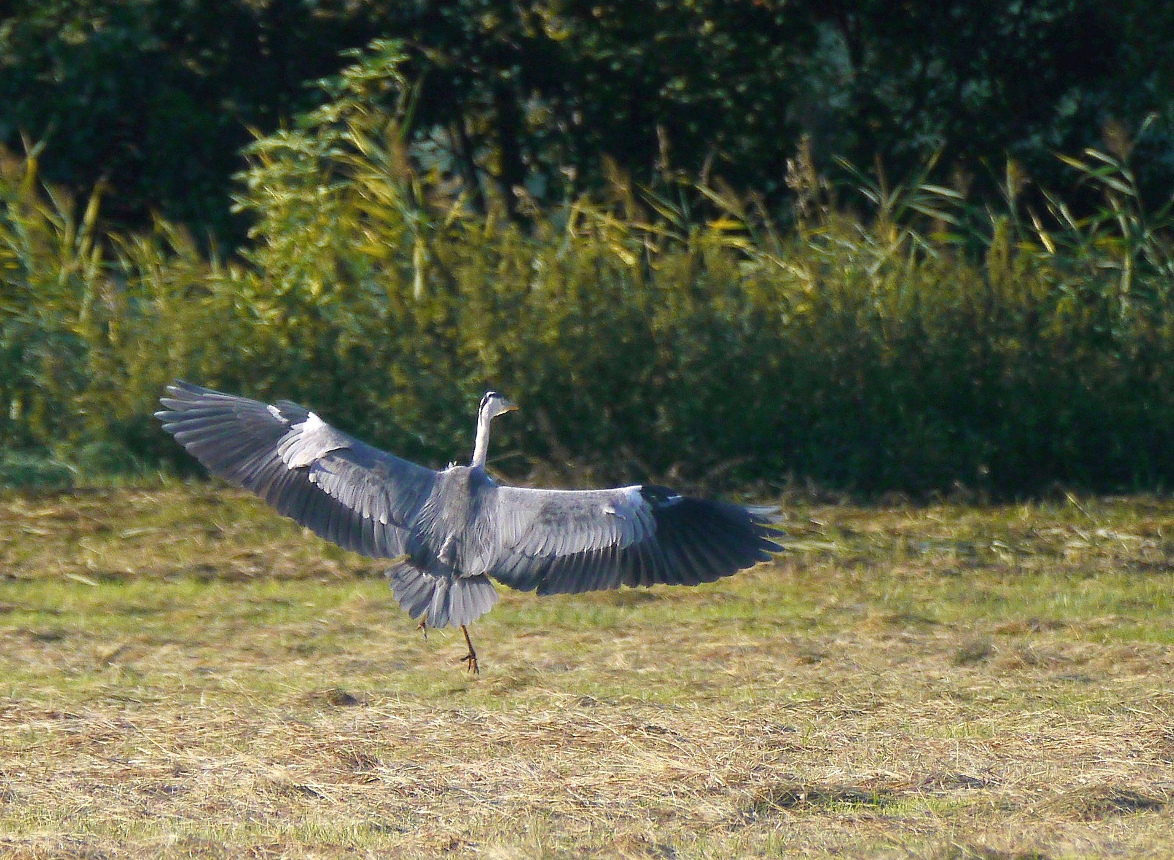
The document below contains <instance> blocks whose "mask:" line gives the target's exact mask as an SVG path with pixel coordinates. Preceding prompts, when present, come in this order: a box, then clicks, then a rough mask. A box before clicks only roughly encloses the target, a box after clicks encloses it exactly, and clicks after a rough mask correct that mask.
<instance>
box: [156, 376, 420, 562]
mask: <svg viewBox="0 0 1174 860" xmlns="http://www.w3.org/2000/svg"><path fill="white" fill-rule="evenodd" d="M167 391H168V395H169V396H167V397H164V398H162V400H161V402H162V404H163V406H164V407H166V408H165V409H163V410H161V411H159V412H157V413H155V415H156V417H157V418H159V420H160V421H162V422H163V429H165V430H167V431H168V432H169V433H171V434H172V435H174V436H175V438H176V440H177V441H178V442H179V443H180V444H182V445H183V446H184V447H185V448H187V450H188V451H189V452H191V453H192V454H193V455H194V456H195V457H196V458H197V459H198V460H199V461H200V462H201V463H203V464H204V465H205V466H206V467H207V468H208V470H209V471H211V472H212V473H213V474H214V475H217V476H219V477H221V478H224V479H225V480H228V481H230V482H232V483H234V484H237V485H238V486H241V487H244V488H246V489H249V490H252V491H253V492H255V493H257V494H258V495H259V496H261V497H262V498H263V499H265V501H267V502H269V504H271V505H273V506H274V507H275V508H277V510H278V511H280V512H281V513H282V514H285V515H286V516H288V517H291V518H292V519H294V520H296V521H297V522H299V523H301V524H302V525H304V526H306V527H307V528H309V529H311V530H312V531H313V532H314V533H315V534H317V535H319V536H320V537H323V538H326V539H327V540H329V541H333V542H334V543H337V544H339V545H340V546H342V547H344V548H346V549H350V550H355V551H356V552H360V553H363V554H364V555H369V556H374V557H393V556H397V555H400V554H402V553H403V552H404V546H405V541H406V539H407V535H408V532H409V531H410V530H411V528H412V523H413V520H414V517H415V515H416V514H417V512H418V511H419V509H420V507H421V506H422V505H423V504H424V502H425V501H426V500H427V498H428V495H429V494H430V493H431V491H432V487H433V485H434V484H435V481H436V472H434V471H432V470H431V469H427V468H425V467H423V466H418V465H416V464H415V463H411V462H409V461H407V460H403V459H400V458H399V457H395V456H393V455H392V454H388V453H386V452H385V451H380V450H379V449H378V448H374V447H372V446H370V445H367V444H365V443H363V442H360V441H359V440H357V439H355V438H353V437H351V436H348V435H347V434H346V433H343V432H342V431H340V430H337V429H335V428H334V427H331V426H330V425H329V424H327V423H326V422H324V421H323V420H322V419H320V418H319V417H318V416H317V415H315V414H314V413H313V412H310V411H309V410H307V409H305V408H304V407H302V406H299V405H297V404H296V403H291V402H289V401H287V400H280V401H278V402H277V403H276V404H275V405H268V404H265V403H262V402H260V401H257V400H250V399H249V398H247V397H238V396H236V395H232V394H224V393H222V392H219V391H213V390H212V389H209V388H201V387H199V386H196V385H191V384H189V383H186V382H176V383H175V384H173V385H169V386H168V387H167Z"/></svg>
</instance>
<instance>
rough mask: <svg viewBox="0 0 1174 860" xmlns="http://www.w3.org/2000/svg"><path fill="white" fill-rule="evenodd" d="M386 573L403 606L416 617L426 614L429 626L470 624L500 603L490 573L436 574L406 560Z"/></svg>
mask: <svg viewBox="0 0 1174 860" xmlns="http://www.w3.org/2000/svg"><path fill="white" fill-rule="evenodd" d="M385 575H386V576H387V578H388V580H389V583H390V585H391V592H392V594H394V595H395V599H396V600H398V601H399V605H400V606H402V607H403V608H404V610H405V611H406V612H407V613H408V615H410V616H412V618H419V617H420V616H421V615H423V616H424V617H425V619H424V620H425V621H426V622H427V624H428V626H429V627H459V626H460V625H462V624H470V623H472V622H473V621H476V620H477V619H478V618H480V617H481V616H482V615H484V614H485V613H486V612H488V611H489V610H490V608H492V606H493V604H495V603H496V602H497V590H496V589H495V588H494V587H493V583H491V582H490V581H489V578H488V577H486V576H469V577H449V576H435V575H434V574H431V573H428V572H427V571H425V570H420V569H419V568H418V567H413V566H412V565H411V564H409V563H408V562H406V561H401V562H398V563H396V564H395V565H393V566H392V567H390V568H388V570H387V572H386V574H385Z"/></svg>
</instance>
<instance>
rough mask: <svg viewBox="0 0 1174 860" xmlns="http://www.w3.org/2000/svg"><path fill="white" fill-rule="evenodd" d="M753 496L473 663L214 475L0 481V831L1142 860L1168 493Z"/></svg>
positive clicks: (86, 850) (1162, 618)
mask: <svg viewBox="0 0 1174 860" xmlns="http://www.w3.org/2000/svg"><path fill="white" fill-rule="evenodd" d="M784 508H785V511H786V515H787V520H786V523H785V527H786V539H785V542H786V543H787V545H788V552H787V553H786V554H785V555H783V556H781V557H780V558H779V559H778V561H777V562H776V563H774V564H769V565H762V566H760V567H759V568H757V569H755V570H753V571H751V572H748V573H745V574H742V575H739V576H737V577H734V578H731V579H728V580H725V581H723V582H720V583H715V584H713V585H710V586H704V587H702V588H697V589H683V588H677V589H671V588H656V589H653V590H650V591H621V592H614V593H606V594H595V595H583V596H576V597H555V598H547V599H543V600H539V599H537V598H535V597H534V596H533V595H529V594H517V593H512V592H511V593H505V594H503V600H502V601H501V603H500V604H499V605H498V607H497V608H496V609H495V610H494V611H493V612H492V613H491V614H490V615H488V616H487V617H486V618H485V619H484V620H483V621H482V622H479V623H478V624H476V625H475V626H474V629H473V635H474V641H475V643H476V644H477V646H478V650H479V653H480V656H481V666H482V674H481V675H480V676H477V677H471V676H469V675H467V674H466V672H465V671H464V669H463V667H462V665H461V664H460V663H459V662H458V658H459V657H461V656H462V655H463V654H464V650H463V641H461V639H460V633H459V632H456V631H451V630H440V631H433V632H431V633H430V635H429V637H428V639H427V640H425V639H424V638H423V637H422V636H421V635H420V633H419V632H417V631H416V630H415V625H414V624H413V623H412V622H411V621H410V620H409V619H408V618H407V617H406V616H405V615H404V614H403V613H402V612H401V611H400V610H399V609H398V607H397V606H396V605H395V604H394V602H393V601H392V598H391V595H390V593H389V591H388V589H387V588H386V586H385V584H384V583H383V581H382V580H381V579H380V577H379V575H378V574H379V571H380V569H381V566H380V564H378V563H374V562H370V561H367V560H364V559H361V558H359V557H357V556H352V555H349V554H346V553H344V552H342V551H340V550H337V549H335V548H333V547H329V546H326V545H324V544H322V543H321V542H320V541H318V540H316V539H315V538H313V537H312V536H309V535H308V534H306V533H304V532H303V531H302V530H300V529H298V528H297V527H295V526H293V525H291V524H290V523H288V522H287V521H285V520H282V519H280V518H279V517H277V516H276V515H273V514H271V513H270V512H269V511H268V510H266V509H265V508H264V507H263V506H261V505H260V504H259V503H256V502H254V501H253V500H251V499H249V498H246V497H245V496H243V495H240V494H238V493H236V492H234V491H231V490H227V489H225V488H223V487H218V486H204V485H195V486H173V487H167V488H161V489H149V490H102V491H94V492H89V493H80V492H79V493H72V494H64V495H43V496H16V495H8V496H3V497H0V854H3V855H4V856H13V857H28V858H34V857H36V858H40V857H74V858H120V857H134V858H140V857H142V858H146V857H157V856H165V857H245V856H247V857H260V858H268V857H274V858H276V857H366V856H378V857H397V856H404V857H414V856H422V857H423V856H440V855H443V854H447V855H448V856H458V857H459V856H484V857H500V858H508V857H535V858H537V857H581V856H599V857H631V858H676V857H680V858H686V857H710V858H724V857H741V856H781V855H791V854H794V855H802V856H807V857H830V856H845V855H846V856H867V857H872V856H878V857H912V858H934V860H953V859H954V858H957V860H962V858H982V860H995V858H1023V860H1026V858H1066V857H1104V856H1127V857H1133V856H1138V857H1140V856H1167V857H1168V856H1174V805H1172V804H1171V801H1172V800H1174V613H1172V610H1174V502H1171V501H1168V500H1165V499H1156V498H1151V497H1138V498H1127V499H1079V500H1077V499H1069V500H1067V501H1059V502H1056V503H1053V504H1041V505H1030V506H1006V507H983V508H976V507H964V506H952V505H939V506H931V507H907V506H897V507H882V508H858V507H851V506H841V505H819V504H814V503H812V502H810V501H805V500H802V499H796V500H785V505H784Z"/></svg>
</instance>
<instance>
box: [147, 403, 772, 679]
mask: <svg viewBox="0 0 1174 860" xmlns="http://www.w3.org/2000/svg"><path fill="white" fill-rule="evenodd" d="M161 402H162V404H163V406H164V407H166V408H165V409H163V410H161V411H159V412H156V413H155V416H156V417H157V418H158V419H159V420H160V421H161V422H162V423H163V429H164V430H166V431H167V432H169V433H171V434H172V435H173V436H175V438H176V440H177V441H178V442H179V443H180V444H181V445H183V446H184V447H185V448H186V449H187V450H188V451H190V452H191V453H192V454H193V455H195V457H196V458H197V459H198V460H199V461H200V462H201V463H203V464H204V465H205V466H206V467H207V468H208V470H209V471H211V472H212V473H213V474H215V475H218V476H219V477H221V478H224V479H226V480H228V481H231V482H232V483H234V484H237V485H239V486H241V487H245V488H246V489H249V490H252V491H253V492H255V493H256V494H257V495H259V496H261V498H263V499H265V501H267V502H268V503H269V504H271V505H273V507H275V508H276V509H277V510H278V511H279V512H280V513H282V514H284V515H286V516H288V517H291V518H292V519H294V520H296V521H297V522H299V523H301V524H302V525H304V526H306V527H307V528H309V529H311V530H312V531H313V532H314V533H315V534H317V535H318V536H320V537H323V538H325V539H326V540H329V541H332V542H334V543H336V544H338V545H339V546H341V547H344V548H345V549H349V550H353V551H355V552H359V553H362V554H363V555H367V556H372V557H375V558H395V559H397V561H396V563H395V564H394V565H393V566H392V567H391V569H390V570H389V571H388V577H389V579H390V580H391V588H392V591H393V593H394V594H395V597H396V599H397V600H398V601H399V603H400V605H401V606H403V608H404V609H405V610H407V612H408V614H409V615H411V617H412V618H420V619H421V622H420V624H421V626H428V627H444V626H446V625H451V626H458V627H460V628H461V629H462V631H463V632H464V634H465V639H466V641H467V642H468V645H469V654H468V655H467V656H466V657H465V658H463V659H464V660H465V661H467V663H468V666H469V669H470V670H472V671H474V672H476V671H477V668H478V667H477V655H476V653H475V652H474V650H473V645H472V642H471V641H469V634H468V630H467V629H466V626H465V625H467V624H469V623H470V622H472V621H474V620H476V619H477V618H479V617H480V616H481V615H483V614H484V613H485V612H487V611H488V610H489V609H490V608H491V607H492V606H493V604H494V603H495V602H496V601H497V592H496V591H495V589H494V587H493V584H492V583H491V582H490V578H492V579H496V580H498V581H499V582H503V583H505V584H506V585H508V586H511V587H512V588H518V589H522V590H525V591H536V592H537V593H538V594H565V593H578V592H582V591H596V590H600V589H608V588H618V587H619V586H620V585H632V586H640V585H654V584H656V583H668V584H673V585H697V584H698V583H701V582H712V581H713V580H715V579H720V578H721V577H723V576H729V575H730V574H733V573H736V572H737V571H739V570H742V569H744V568H747V567H751V566H752V565H754V564H756V563H758V562H760V561H767V560H769V559H770V555H769V553H771V552H778V551H779V550H781V547H780V546H779V545H778V544H776V543H775V542H774V541H773V540H772V539H771V535H772V525H771V522H772V521H771V518H770V516H769V512H767V511H765V510H763V509H749V508H745V507H742V506H741V505H734V504H728V503H726V502H717V501H709V500H705V499H695V498H689V497H686V496H681V495H679V494H677V493H675V492H673V491H672V490H669V489H666V488H664V487H658V486H655V485H650V484H635V485H633V486H630V487H617V488H615V489H608V490H533V489H526V488H524V487H513V486H509V485H506V484H501V483H499V482H498V481H496V480H494V479H493V478H492V477H490V475H489V473H488V472H486V470H485V459H486V455H487V453H488V448H489V425H490V422H491V421H492V420H493V419H494V418H495V417H496V416H498V415H500V414H502V413H504V412H508V411H510V410H512V409H515V408H516V407H515V406H514V405H513V404H512V403H510V401H509V400H507V399H506V398H505V397H502V396H501V395H500V394H498V393H497V392H494V391H490V392H488V393H487V394H486V395H485V396H484V397H483V398H482V399H481V405H480V407H479V408H478V410H477V438H476V443H475V446H474V450H473V458H472V461H471V462H470V464H469V465H468V466H450V467H449V468H447V469H444V470H442V471H435V470H433V469H429V468H426V467H424V466H419V465H417V464H415V463H411V462H409V461H407V460H403V459H401V458H399V457H396V456H394V455H393V454H388V453H387V452H385V451H381V450H379V449H378V448H374V447H372V446H370V445H367V444H366V443H364V442H361V441H359V440H358V439H355V438H353V437H352V436H348V435H347V434H346V433H343V432H341V431H339V430H336V429H335V428H333V427H331V426H330V425H329V424H327V423H326V422H325V421H323V420H322V419H321V418H319V417H318V416H317V415H315V414H314V413H313V412H310V411H309V410H307V409H305V408H304V407H302V406H298V405H297V404H296V403H290V402H289V401H287V400H279V401H277V403H275V404H272V405H270V404H265V403H261V402H260V401H257V400H250V399H249V398H246V397H238V396H236V395H233V394H224V393H221V392H219V391H213V390H211V389H209V388H201V387H199V386H196V385H191V384H189V383H186V382H179V381H177V382H175V383H174V384H173V385H169V386H168V387H167V396H165V397H163V398H161Z"/></svg>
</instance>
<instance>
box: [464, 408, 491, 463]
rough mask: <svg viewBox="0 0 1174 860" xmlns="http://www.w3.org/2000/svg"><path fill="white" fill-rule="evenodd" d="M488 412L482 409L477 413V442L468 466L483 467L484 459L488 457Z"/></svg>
mask: <svg viewBox="0 0 1174 860" xmlns="http://www.w3.org/2000/svg"><path fill="white" fill-rule="evenodd" d="M489 421H490V418H489V411H488V410H486V409H482V410H481V411H480V412H478V413H477V442H476V444H474V445H473V460H472V462H471V463H469V465H470V466H473V467H477V466H482V467H483V466H484V465H485V458H486V457H487V456H488V455H489Z"/></svg>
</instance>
